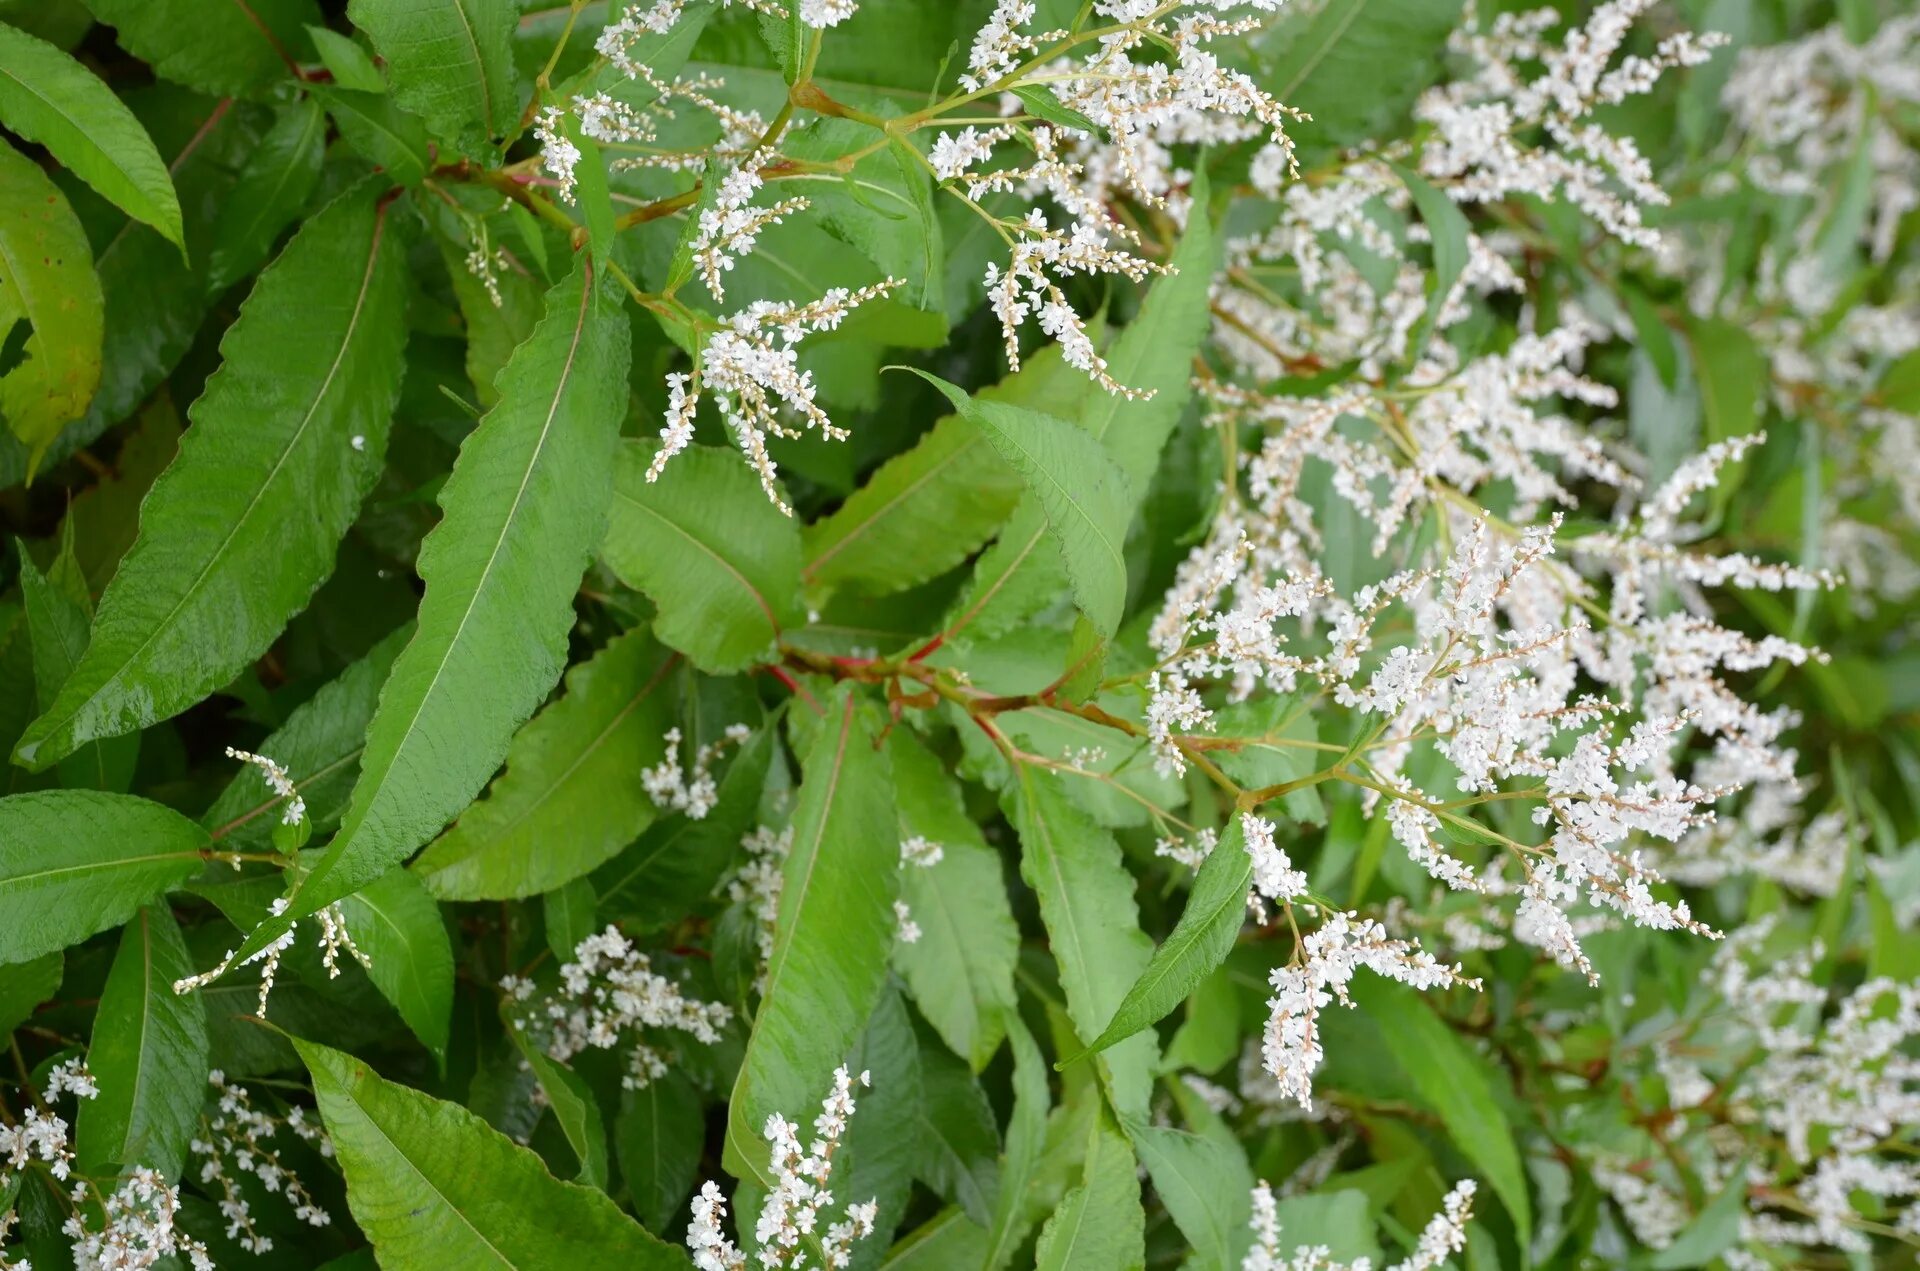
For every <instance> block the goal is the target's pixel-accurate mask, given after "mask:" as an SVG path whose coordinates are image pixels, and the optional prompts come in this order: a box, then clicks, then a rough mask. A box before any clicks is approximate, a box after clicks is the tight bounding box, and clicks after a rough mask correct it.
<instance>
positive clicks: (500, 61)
mask: <svg viewBox="0 0 1920 1271" xmlns="http://www.w3.org/2000/svg"><path fill="white" fill-rule="evenodd" d="M519 16H520V8H519V6H518V5H516V4H515V3H513V0H352V2H351V3H349V4H348V5H347V18H348V19H349V20H350V21H351V22H352V23H353V24H354V25H355V26H357V27H359V28H360V29H361V30H362V31H365V32H366V33H367V35H368V36H370V37H371V38H372V40H373V48H374V51H375V52H376V53H378V54H379V55H380V57H381V58H382V59H383V60H384V61H385V62H386V64H387V82H388V84H389V85H390V87H391V91H392V93H393V98H394V100H395V101H397V102H399V103H400V105H401V106H403V107H405V108H406V109H407V110H410V111H412V112H413V113H414V114H416V115H418V116H420V118H422V119H424V120H426V122H427V127H429V128H431V129H432V130H433V132H434V135H436V136H439V137H443V138H446V139H447V140H449V141H455V142H459V143H461V144H462V145H463V146H464V147H471V148H472V149H474V150H478V149H480V148H482V147H484V146H485V145H486V144H487V143H488V142H489V141H490V140H491V139H492V138H494V137H497V136H499V135H501V134H502V133H504V132H506V131H507V129H508V128H510V127H511V126H512V124H513V122H514V119H515V117H516V116H517V115H518V114H519V111H520V102H519V98H518V93H517V92H516V91H515V86H514V82H513V24H514V22H515V21H516V20H517V19H518V18H519Z"/></svg>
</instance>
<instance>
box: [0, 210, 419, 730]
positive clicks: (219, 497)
mask: <svg viewBox="0 0 1920 1271" xmlns="http://www.w3.org/2000/svg"><path fill="white" fill-rule="evenodd" d="M394 220H395V217H394V215H393V214H392V212H391V210H390V208H389V206H388V205H386V204H385V203H383V202H381V201H380V199H379V196H378V192H377V190H375V189H373V188H371V187H362V188H360V189H358V190H355V191H352V192H349V193H347V194H344V195H342V196H341V197H340V198H339V199H337V200H336V201H335V202H334V203H333V204H331V205H329V206H328V207H327V209H326V210H325V211H323V212H321V213H320V214H319V215H318V216H316V217H315V218H314V219H313V220H311V221H309V222H308V223H307V225H306V226H305V227H304V228H302V229H301V231H300V233H299V234H298V235H297V236H295V238H294V240H293V241H292V242H291V243H289V244H287V248H286V250H285V251H284V252H282V253H281V255H280V258H279V259H278V260H277V261H275V262H274V264H273V265H272V267H271V268H269V269H268V270H267V271H266V272H265V273H264V274H262V275H261V276H260V281H259V282H258V283H257V284H256V285H255V286H254V289H253V294H252V295H250V296H249V297H248V298H247V302H246V304H245V305H243V306H242V307H241V311H240V317H239V319H238V320H237V321H235V323H234V324H233V326H232V327H231V328H230V329H229V330H228V332H227V334H226V337H225V338H224V339H223V340H222V341H221V342H220V349H221V354H222V359H223V360H222V363H221V366H220V369H219V371H217V372H215V374H214V375H213V377H212V378H211V379H209V380H208V381H207V388H206V391H205V392H204V393H203V394H201V396H200V400H199V401H197V402H195V403H194V404H193V409H192V410H191V412H189V413H190V414H191V416H192V419H193V426H192V427H191V428H189V429H188V430H187V431H186V434H185V435H184V436H183V437H182V438H181V440H180V453H179V455H178V457H177V458H175V460H174V461H173V464H172V465H171V466H170V467H169V468H168V469H167V471H166V472H165V473H163V474H162V475H161V477H160V479H159V480H158V481H156V482H155V483H154V486H153V489H152V491H151V492H150V493H149V494H148V495H147V498H146V501H145V503H143V504H142V505H141V509H140V537H139V539H138V540H137V541H136V542H135V543H134V545H133V548H132V550H130V551H129V552H128V553H127V555H126V558H125V559H124V560H122V561H121V563H120V568H119V571H118V572H117V573H116V574H115V575H114V578H113V581H112V582H111V583H110V584H109V585H108V587H107V590H106V594H105V595H104V596H102V597H101V600H100V612H99V614H98V616H97V617H96V618H95V621H94V626H93V640H92V643H90V644H89V645H88V646H87V652H86V655H85V656H84V657H82V658H81V659H80V665H79V666H78V667H76V668H75V669H74V672H73V675H72V677H71V678H69V679H68V681H67V683H66V685H65V686H64V687H63V688H62V689H61V690H60V696H59V698H58V699H56V701H55V702H54V705H53V707H52V709H50V710H49V711H47V713H46V714H44V715H42V716H41V717H40V718H39V719H38V720H36V721H34V723H33V726H32V727H30V728H29V729H28V730H27V733H26V736H24V737H23V738H22V739H21V741H20V746H19V748H18V751H17V755H18V758H19V760H20V761H21V762H22V763H25V764H27V765H28V766H30V767H34V768H45V767H46V766H47V765H48V764H50V763H52V762H54V761H55V760H57V759H59V758H61V757H62V756H64V755H67V754H70V753H72V752H73V750H74V749H75V748H76V747H78V746H79V745H81V744H83V743H85V742H88V741H91V740H94V739H96V738H100V737H112V736H117V735H118V734H120V733H126V732H132V731H134V730H135V729H138V728H144V727H146V726H147V725H148V724H151V723H153V722H154V721H155V720H159V719H164V718H166V717H168V716H170V715H173V714H175V713H177V712H179V711H182V710H185V709H186V708H187V707H188V706H191V705H193V704H194V703H195V702H197V701H199V700H200V699H201V698H203V697H205V696H206V695H207V694H208V693H210V692H212V691H214V690H215V689H217V688H219V687H220V686H221V685H223V684H226V683H228V682H229V681H231V680H232V679H233V677H234V676H235V675H237V674H239V672H240V671H241V670H242V669H243V668H245V667H246V666H247V664H248V663H250V662H252V661H253V660H254V659H255V658H257V657H259V656H260V655H261V654H262V653H264V652H266V650H267V647H268V646H269V645H271V644H272V643H273V641H274V640H275V639H276V638H277V637H278V636H279V634H280V632H281V630H282V629H283V628H284V627H285V626H286V623H287V619H289V618H291V617H292V616H293V615H294V614H296V613H298V612H299V611H300V610H301V609H302V608H304V607H305V606H306V603H307V601H308V600H309V599H310V598H311V597H312V595H313V593H314V589H315V588H317V587H318V586H319V585H320V584H321V582H323V581H324V580H325V579H326V577H327V575H328V574H329V573H330V572H332V569H333V558H334V552H335V550H336V549H337V548H338V545H339V542H340V537H341V535H343V534H344V533H346V529H347V526H348V525H350V524H352V522H353V518H354V517H355V516H356V515H358V514H359V510H360V501H361V499H362V498H364V497H365V495H366V493H367V491H368V490H370V489H371V488H372V487H373V483H374V481H375V480H376V479H377V478H378V476H379V473H380V467H381V464H382V461H383V457H384V455H385V453H386V440H387V428H388V425H389V424H390V423H391V421H392V418H393V404H394V402H395V400H396V399H397V398H398V396H399V391H400V374H401V371H402V369H403V367H404V360H403V358H402V351H403V348H404V344H405V318H406V272H405V270H406V267H405V252H404V250H403V245H402V243H401V241H400V238H401V236H400V234H399V233H398V232H397V227H396V225H395V224H394Z"/></svg>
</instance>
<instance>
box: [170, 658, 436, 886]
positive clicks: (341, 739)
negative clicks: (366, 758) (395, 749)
mask: <svg viewBox="0 0 1920 1271" xmlns="http://www.w3.org/2000/svg"><path fill="white" fill-rule="evenodd" d="M412 634H413V627H412V625H411V624H408V625H406V626H403V627H401V628H400V629H399V630H398V631H395V632H394V633H393V634H391V635H389V636H387V637H386V638H385V639H384V640H382V641H380V643H378V644H376V645H374V646H373V648H371V649H369V650H368V651H367V655H366V656H365V657H363V658H361V659H360V660H359V661H358V662H355V663H354V664H353V665H352V666H349V667H348V668H347V669H346V670H344V671H342V672H340V674H339V675H337V676H335V677H334V678H333V679H332V680H330V681H329V682H327V683H326V684H324V685H322V686H321V688H320V691H319V692H317V693H315V694H314V695H313V696H312V697H310V698H308V699H307V700H306V701H304V702H302V703H300V705H299V706H297V707H295V708H294V711H293V714H291V715H289V716H287V722H286V723H284V724H282V725H281V726H280V727H279V728H277V729H275V730H274V731H273V732H272V733H270V734H268V736H267V738H266V739H265V740H264V741H261V742H259V743H257V744H256V745H255V746H254V749H256V750H258V751H259V752H260V753H261V754H263V755H266V756H267V757H269V758H270V759H272V760H274V762H276V763H278V764H279V765H280V766H281V767H282V768H285V769H286V770H287V775H288V776H289V777H290V778H291V779H292V781H293V784H294V787H295V788H296V789H298V790H299V791H300V797H301V799H303V800H304V801H305V802H306V805H307V819H308V820H309V821H311V822H312V823H313V828H314V830H315V832H324V831H326V830H329V829H331V828H332V827H334V826H335V825H338V824H339V823H340V814H341V812H342V811H343V810H344V809H345V808H346V805H347V796H348V795H349V794H351V793H352V792H353V783H354V778H355V777H357V776H358V775H359V772H360V750H361V747H362V746H364V745H365V744H366V737H367V722H368V721H369V720H371V719H372V718H373V710H374V707H375V706H376V705H377V704H378V703H379V701H380V686H381V685H382V684H384V683H386V679H387V672H389V671H391V670H392V669H393V660H394V659H395V658H396V657H398V656H400V650H401V648H402V647H404V646H405V645H406V642H407V640H408V638H409V637H410V636H411V635H412ZM285 806H286V800H285V799H284V798H282V797H281V796H280V795H278V794H275V793H274V791H273V788H272V787H271V786H269V785H268V784H267V779H266V776H265V775H264V774H263V773H261V771H260V769H259V768H257V767H255V766H254V765H252V764H243V765H240V770H239V771H238V772H237V773H236V774H235V775H234V778H233V780H232V782H230V783H229V784H228V786H227V788H226V789H225V790H223V791H221V793H220V797H219V798H218V799H215V800H214V803H213V806H212V807H211V808H208V809H207V812H206V815H205V816H203V817H201V818H200V823H201V824H202V825H204V826H206V827H207V832H208V834H210V835H211V836H212V837H213V839H214V840H215V841H216V842H218V843H219V844H220V846H221V849H222V850H224V851H263V850H265V849H266V847H267V845H268V844H269V843H270V842H271V841H272V837H273V827H274V826H276V825H278V824H279V823H280V815H281V812H282V810H283V809H284V808H285Z"/></svg>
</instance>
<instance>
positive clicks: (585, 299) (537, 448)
mask: <svg viewBox="0 0 1920 1271" xmlns="http://www.w3.org/2000/svg"><path fill="white" fill-rule="evenodd" d="M593 288H594V275H593V273H592V271H591V270H589V271H588V272H587V274H586V277H585V279H584V280H583V281H582V283H581V285H580V312H579V313H578V314H577V315H575V318H574V323H573V339H572V340H571V341H570V342H569V343H568V345H567V358H566V361H565V362H564V363H562V364H561V367H560V376H559V379H558V380H557V381H556V382H555V384H554V388H553V397H552V400H551V401H550V402H549V403H548V405H547V417H546V419H545V420H544V421H543V422H542V423H541V425H540V435H539V437H538V438H537V439H536V440H535V442H534V446H533V450H532V453H531V454H530V455H529V456H528V458H527V463H526V469H525V471H524V472H522V473H521V475H520V488H519V489H518V490H516V491H514V495H513V502H512V503H510V504H508V506H507V512H506V515H505V516H503V517H501V518H500V533H499V535H498V536H497V537H496V538H495V539H494V541H493V547H492V548H491V549H489V550H488V552H487V560H486V564H485V565H483V566H482V567H481V569H480V577H479V581H477V582H476V583H475V584H474V586H473V588H472V590H470V591H468V592H467V603H466V608H465V609H463V610H462V611H461V613H460V621H459V622H458V623H457V624H456V625H455V626H454V629H453V634H452V636H450V637H449V638H448V640H447V643H446V651H445V652H444V653H442V654H441V655H440V660H439V663H438V664H437V665H436V666H435V667H434V668H433V677H432V678H431V679H429V680H428V681H427V686H426V688H425V689H423V690H421V692H420V695H419V697H418V699H417V704H416V705H415V706H414V708H413V716H412V718H411V719H409V720H408V721H407V727H406V730H405V731H404V732H402V733H401V734H400V738H399V740H398V741H396V742H395V743H394V745H393V749H392V752H391V753H392V754H393V755H395V756H398V755H399V754H400V753H402V752H403V751H404V750H406V748H407V743H408V742H409V741H411V740H412V738H413V734H414V730H415V729H417V728H418V727H419V726H420V717H421V716H422V715H423V714H425V713H426V705H427V703H428V702H429V701H431V700H432V699H433V695H434V693H435V692H436V691H437V690H438V689H439V687H440V677H441V676H443V675H445V674H446V670H447V664H448V663H449V662H451V661H452V660H453V651H454V650H455V649H456V648H458V647H459V646H460V638H461V636H462V635H463V634H465V632H466V629H467V623H468V621H469V620H470V619H471V618H472V617H473V612H474V610H475V609H477V608H478V607H479V605H480V597H481V596H482V595H483V594H485V592H486V590H487V584H488V583H489V582H490V581H491V580H492V578H493V570H494V566H495V565H496V564H498V563H499V560H500V549H501V548H503V547H505V546H506V542H507V531H508V530H510V529H511V528H512V527H513V525H514V523H515V522H516V521H517V520H518V519H519V516H520V505H521V503H522V502H523V501H525V499H526V497H527V486H528V485H529V483H531V482H532V480H533V474H534V472H535V471H536V470H537V469H538V468H539V467H540V459H541V456H542V455H544V454H545V453H546V449H547V438H548V436H549V435H550V434H551V433H552V432H553V421H554V419H555V418H556V417H558V415H559V414H560V403H561V401H562V400H563V399H564V398H565V397H566V395H567V388H568V386H569V385H571V384H572V383H573V364H574V361H575V359H576V358H577V357H578V356H579V353H580V341H581V340H582V339H583V338H585V335H586V330H587V312H588V309H589V307H590V305H591V302H592V300H593ZM494 409H495V410H498V409H499V407H497V406H496V407H495V408H494ZM482 426H484V423H483V425H482ZM445 527H446V522H445V521H444V520H443V521H441V522H440V524H439V525H437V526H435V527H434V529H435V532H438V531H440V530H442V529H444V528H445ZM414 638H415V639H416V640H417V639H419V635H418V634H416V635H415V636H414ZM401 656H402V657H404V656H405V654H404V653H402V655H401ZM396 668H397V663H396ZM392 772H393V763H392V761H391V760H389V761H388V763H387V767H386V769H385V771H383V772H382V773H381V774H380V783H379V785H378V786H377V787H375V789H374V790H373V791H372V793H370V794H369V795H368V796H367V800H366V802H365V803H361V802H360V801H359V800H358V799H357V798H356V799H355V801H354V803H355V807H354V809H353V810H352V811H350V812H349V813H348V815H349V817H350V818H351V825H350V826H349V827H348V828H346V829H343V830H342V831H341V833H340V834H339V836H338V837H337V838H336V839H335V840H334V845H333V846H330V847H328V849H327V852H328V859H327V860H325V861H323V862H321V864H320V865H319V867H317V868H316V869H315V870H314V872H313V873H312V874H310V875H308V877H307V884H308V890H309V899H307V900H306V901H305V902H303V907H302V909H301V913H303V914H308V913H312V912H313V911H314V909H316V908H318V907H319V906H318V905H315V904H314V902H313V901H312V899H311V890H312V887H313V885H314V884H316V883H319V882H321V881H324V880H325V879H326V877H327V876H328V875H330V874H332V873H333V872H334V871H335V870H336V869H338V868H339V863H340V862H341V861H342V860H345V859H346V854H347V849H348V848H349V847H351V846H352V845H353V842H354V838H355V837H356V836H357V835H358V834H359V832H360V827H361V826H362V825H364V824H366V819H367V813H368V810H369V809H371V808H372V807H373V805H374V802H375V801H376V800H377V799H378V798H379V797H380V796H381V795H382V794H384V793H385V792H386V783H387V778H388V777H389V776H390V775H391V774H392ZM362 775H363V777H364V775H365V774H362ZM357 793H358V791H357V790H356V794H357ZM336 849H337V851H336ZM320 903H321V904H324V903H326V902H325V901H322V902H320Z"/></svg>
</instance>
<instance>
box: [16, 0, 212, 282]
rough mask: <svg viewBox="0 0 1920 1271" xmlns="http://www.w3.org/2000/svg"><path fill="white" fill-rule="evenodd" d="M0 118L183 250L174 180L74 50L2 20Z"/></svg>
mask: <svg viewBox="0 0 1920 1271" xmlns="http://www.w3.org/2000/svg"><path fill="white" fill-rule="evenodd" d="M0 123H4V124H5V125H6V126H7V127H8V128H9V129H10V130H12V131H13V132H14V133H15V134H17V135H18V136H21V137H24V138H26V139H27V140H28V141H34V142H38V143H39V144H41V145H43V146H45V147H46V148H47V150H48V151H49V152H50V153H51V154H52V155H53V157H54V158H55V159H58V160H59V161H60V163H61V164H62V166H64V167H66V168H68V169H70V170H71V171H72V172H73V174H74V175H75V176H77V177H79V178H80V179H81V180H82V181H85V182H86V183H87V184H88V185H90V186H92V187H93V188H94V189H95V190H96V191H98V192H99V194H100V195H101V197H102V198H105V199H107V200H108V201H109V202H111V203H113V204H114V205H115V206H117V207H119V208H120V209H121V210H122V211H124V212H125V213H126V214H127V215H128V216H131V217H133V218H134V219H135V220H137V221H143V222H145V223H146V224H148V225H151V226H153V227H154V228H155V229H157V230H159V231H160V233H161V234H163V235H165V236H166V239H167V241H168V242H170V243H172V244H173V245H174V246H176V247H178V248H180V250H182V251H185V250H186V240H185V239H184V238H183V237H182V235H181V230H180V200H179V198H178V196H177V195H175V194H174V191H173V178H172V176H170V175H169V174H168V172H167V165H166V164H165V163H164V162H162V161H161V159H160V154H159V152H158V151H156V150H155V149H154V148H153V138H151V137H149V136H147V130H146V129H145V128H143V127H141V126H140V121H139V120H138V119H135V118H134V117H133V112H132V111H130V110H128V109H127V107H126V104H125V103H124V102H122V101H121V100H120V99H119V98H118V97H115V96H114V95H113V90H111V89H109V88H108V87H107V86H106V84H104V83H103V82H101V80H100V77H99V76H97V75H95V74H94V73H93V72H92V71H89V70H88V69H87V68H86V67H84V66H82V65H80V63H79V62H77V61H75V60H74V59H73V57H72V56H71V55H70V54H67V53H63V52H61V51H60V50H59V49H57V48H55V47H54V46H53V45H51V44H49V43H47V42H46V41H45V40H42V39H38V38H36V37H34V36H31V35H28V34H27V33H26V32H24V31H18V30H15V29H14V28H13V27H10V26H7V25H5V24H4V23H0Z"/></svg>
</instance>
